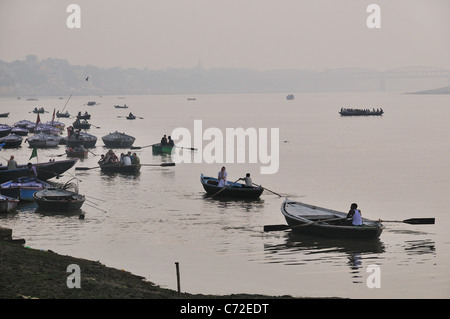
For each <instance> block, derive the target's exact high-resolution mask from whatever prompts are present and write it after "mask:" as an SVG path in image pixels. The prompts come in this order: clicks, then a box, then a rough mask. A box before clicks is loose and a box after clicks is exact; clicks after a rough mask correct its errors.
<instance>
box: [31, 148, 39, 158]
mask: <svg viewBox="0 0 450 319" xmlns="http://www.w3.org/2000/svg"><path fill="white" fill-rule="evenodd" d="M37 156H38V155H37V149H36V147H33V152H31V156H30V159H32V158H33V157H37ZM30 159H29V160H30Z"/></svg>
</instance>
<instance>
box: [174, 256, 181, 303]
mask: <svg viewBox="0 0 450 319" xmlns="http://www.w3.org/2000/svg"><path fill="white" fill-rule="evenodd" d="M175 267H176V269H177V290H178V295H180V294H181V289H180V264H179V262H175Z"/></svg>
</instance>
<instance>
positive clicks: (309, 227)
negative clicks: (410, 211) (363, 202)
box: [281, 200, 384, 240]
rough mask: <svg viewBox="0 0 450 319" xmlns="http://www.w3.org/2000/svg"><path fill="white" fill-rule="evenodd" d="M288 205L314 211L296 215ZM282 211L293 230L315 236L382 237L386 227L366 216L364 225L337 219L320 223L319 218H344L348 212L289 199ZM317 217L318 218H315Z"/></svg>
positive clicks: (343, 237)
mask: <svg viewBox="0 0 450 319" xmlns="http://www.w3.org/2000/svg"><path fill="white" fill-rule="evenodd" d="M288 205H300V206H303V207H305V209H307V210H309V211H311V212H313V213H312V214H311V213H308V214H309V215H308V216H309V217H307V218H302V217H300V216H299V215H296V214H295V212H290V211H289V210H290V209H289V207H288ZM281 213H282V214H283V216H284V218H285V219H286V222H287V223H288V225H289V226H291V227H293V228H292V230H293V231H294V232H299V233H304V234H309V235H315V236H323V237H333V238H341V239H360V240H371V239H376V238H378V237H380V235H381V233H382V231H383V229H384V227H383V225H381V223H380V222H377V221H371V220H368V219H365V218H363V225H362V226H352V225H350V226H347V225H345V224H344V225H342V224H340V223H339V222H337V221H336V223H332V222H331V221H330V222H329V223H327V222H324V223H319V222H318V221H319V220H326V219H333V218H335V219H337V218H341V219H342V220H344V219H345V218H346V217H347V214H345V213H343V212H337V211H333V210H330V209H326V208H321V207H317V206H312V205H308V204H303V203H299V202H291V201H289V200H286V201H284V202H283V204H282V205H281ZM314 214H317V215H314ZM315 218H317V219H316V220H315Z"/></svg>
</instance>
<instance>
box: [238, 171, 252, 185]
mask: <svg viewBox="0 0 450 319" xmlns="http://www.w3.org/2000/svg"><path fill="white" fill-rule="evenodd" d="M239 180H241V181H244V182H245V187H253V182H252V179H251V178H250V173H247V174H245V177H244V178H240V179H239Z"/></svg>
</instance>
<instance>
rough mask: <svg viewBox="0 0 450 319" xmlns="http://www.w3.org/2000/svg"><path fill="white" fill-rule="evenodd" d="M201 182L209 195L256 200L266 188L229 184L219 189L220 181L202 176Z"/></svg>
mask: <svg viewBox="0 0 450 319" xmlns="http://www.w3.org/2000/svg"><path fill="white" fill-rule="evenodd" d="M200 182H201V183H202V186H203V188H204V189H205V191H206V193H207V194H208V195H215V194H217V196H227V197H237V198H248V199H255V198H258V197H260V196H261V194H262V192H263V191H264V188H263V187H261V186H258V187H256V186H253V187H247V186H245V185H244V184H242V183H236V182H235V183H233V182H227V185H226V186H225V187H219V186H218V185H219V180H218V179H217V178H213V177H207V176H204V175H203V174H201V176H200ZM219 192H220V193H219Z"/></svg>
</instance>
